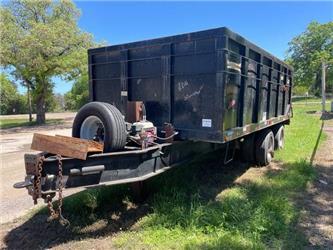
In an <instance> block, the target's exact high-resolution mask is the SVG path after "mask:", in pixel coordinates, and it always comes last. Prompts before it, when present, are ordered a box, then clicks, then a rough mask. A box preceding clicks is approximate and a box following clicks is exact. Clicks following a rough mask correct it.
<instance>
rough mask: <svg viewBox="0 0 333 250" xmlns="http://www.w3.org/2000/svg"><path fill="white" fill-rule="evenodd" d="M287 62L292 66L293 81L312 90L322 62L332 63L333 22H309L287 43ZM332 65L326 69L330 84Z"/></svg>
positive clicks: (319, 76) (332, 77)
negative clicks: (301, 31) (300, 32)
mask: <svg viewBox="0 0 333 250" xmlns="http://www.w3.org/2000/svg"><path fill="white" fill-rule="evenodd" d="M287 60H288V62H290V63H291V64H292V66H293V67H294V70H295V71H294V82H295V84H296V85H301V86H306V87H308V88H309V89H312V91H314V92H315V91H316V90H318V88H319V86H320V82H321V68H322V62H323V61H324V62H325V63H327V64H329V65H332V64H333V22H328V23H326V24H320V23H318V22H311V23H310V24H309V25H308V27H307V29H306V30H305V31H304V32H303V33H302V34H300V35H298V36H296V37H295V38H294V39H292V41H291V42H290V43H289V50H288V59H287ZM332 81H333V66H329V67H328V69H327V82H328V83H330V84H332Z"/></svg>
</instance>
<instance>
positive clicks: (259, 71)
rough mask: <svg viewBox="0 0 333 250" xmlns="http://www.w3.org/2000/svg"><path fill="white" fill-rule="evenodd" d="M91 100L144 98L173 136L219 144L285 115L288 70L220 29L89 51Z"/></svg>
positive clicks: (123, 105) (120, 102) (121, 103)
mask: <svg viewBox="0 0 333 250" xmlns="http://www.w3.org/2000/svg"><path fill="white" fill-rule="evenodd" d="M88 55H89V79H90V95H91V96H90V98H91V101H102V102H108V103H111V104H114V105H115V106H116V107H117V108H118V109H119V110H120V111H121V112H122V113H123V114H124V115H126V112H127V111H126V110H127V105H128V102H132V101H143V102H144V104H145V107H146V110H147V119H148V120H150V121H152V122H153V123H154V124H155V125H156V126H157V127H160V128H161V127H162V126H163V124H164V123H165V122H170V123H172V124H173V125H174V126H175V128H176V130H177V131H179V132H180V133H179V137H180V139H184V140H200V141H208V142H225V141H228V140H232V139H235V138H238V137H241V136H244V135H245V134H249V133H252V132H254V131H257V130H259V129H262V128H264V127H267V126H272V125H274V124H276V123H280V122H286V121H288V119H289V112H290V102H291V91H290V90H291V85H292V70H291V68H290V67H289V66H288V65H286V64H285V63H284V62H282V61H280V60H279V59H277V58H275V57H274V56H272V55H271V54H269V53H267V52H265V51H264V50H262V49H261V48H259V47H257V46H255V45H254V44H252V43H250V42H249V41H247V40H246V39H244V38H243V37H241V36H239V35H237V34H235V33H234V32H232V31H230V30H229V29H227V28H218V29H212V30H206V31H200V32H194V33H188V34H183V35H176V36H170V37H164V38H159V39H153V40H146V41H140V42H134V43H128V44H122V45H115V46H108V47H102V48H96V49H90V50H89V51H88Z"/></svg>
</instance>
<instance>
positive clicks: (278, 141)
mask: <svg viewBox="0 0 333 250" xmlns="http://www.w3.org/2000/svg"><path fill="white" fill-rule="evenodd" d="M274 132H275V133H274V149H275V150H277V149H282V148H283V147H284V126H283V125H280V126H278V127H277V128H276V131H274Z"/></svg>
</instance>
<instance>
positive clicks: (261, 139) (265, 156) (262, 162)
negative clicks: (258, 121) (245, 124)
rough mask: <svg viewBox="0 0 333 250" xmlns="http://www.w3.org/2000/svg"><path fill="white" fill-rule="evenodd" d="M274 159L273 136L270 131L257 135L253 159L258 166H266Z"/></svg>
mask: <svg viewBox="0 0 333 250" xmlns="http://www.w3.org/2000/svg"><path fill="white" fill-rule="evenodd" d="M273 157H274V134H273V132H272V131H271V130H264V131H262V132H261V133H259V135H258V137H257V139H256V143H255V159H256V163H257V165H259V166H266V165H268V164H269V163H270V162H271V161H272V159H273Z"/></svg>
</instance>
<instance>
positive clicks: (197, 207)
mask: <svg viewBox="0 0 333 250" xmlns="http://www.w3.org/2000/svg"><path fill="white" fill-rule="evenodd" d="M319 109H320V105H308V106H298V107H295V108H294V118H293V119H292V121H291V125H290V126H287V127H286V144H285V148H284V149H283V150H282V151H279V152H277V153H276V160H277V161H282V162H283V163H284V164H280V165H281V169H277V170H271V171H269V172H267V173H266V174H264V175H260V176H256V175H254V176H252V178H251V179H250V180H249V181H247V182H242V184H234V180H235V179H236V178H237V177H239V176H241V175H242V174H243V173H244V172H245V171H246V170H247V168H246V167H244V166H243V165H234V166H233V169H230V168H229V169H228V167H227V166H223V159H222V158H223V157H221V155H222V152H217V153H212V154H208V155H205V156H200V158H196V159H193V160H192V161H191V162H189V163H187V164H185V165H183V166H180V167H178V168H176V169H174V170H171V171H168V172H166V173H164V174H162V175H159V176H157V177H155V178H152V179H150V180H148V181H147V189H148V190H149V191H150V196H149V198H148V200H147V201H146V203H145V204H140V203H135V202H134V198H133V196H132V193H131V190H130V189H129V186H128V185H118V186H114V187H101V188H98V189H90V190H87V191H83V192H80V193H78V194H76V195H73V196H71V197H68V198H65V200H64V207H63V211H64V215H65V217H67V218H68V219H69V220H70V221H71V229H70V232H67V233H66V234H67V237H69V238H70V239H72V240H84V239H85V238H91V237H97V236H98V237H103V236H105V235H111V234H113V236H112V239H110V238H105V241H110V242H111V243H110V244H112V247H113V248H122V249H123V248H125V249H127V248H128V249H302V248H303V246H304V244H305V243H306V238H305V236H304V235H303V234H302V232H300V231H299V230H298V229H297V226H296V225H297V221H298V219H299V216H300V208H299V207H298V206H297V202H296V201H297V199H298V198H299V196H300V195H302V192H304V190H305V189H306V187H307V185H308V184H309V183H311V181H313V180H314V178H315V177H316V172H315V169H314V168H313V167H312V166H311V164H310V162H309V160H310V158H311V155H312V153H313V149H314V148H315V147H316V145H317V142H318V143H320V142H321V141H322V140H323V139H324V138H325V136H324V135H323V134H320V128H321V121H320V120H319V116H318V115H314V114H312V113H313V112H312V111H315V110H319ZM318 138H319V139H318ZM42 213H46V209H44V210H43V211H42ZM100 221H104V222H103V223H100ZM105 221H106V224H105ZM99 223H100V224H99ZM114 233H116V235H114ZM99 239H101V238H99ZM66 241H67V240H66ZM87 244H88V243H87Z"/></svg>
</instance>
